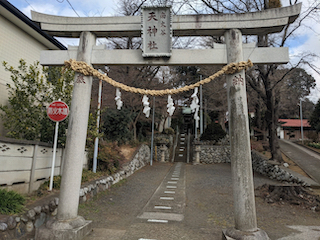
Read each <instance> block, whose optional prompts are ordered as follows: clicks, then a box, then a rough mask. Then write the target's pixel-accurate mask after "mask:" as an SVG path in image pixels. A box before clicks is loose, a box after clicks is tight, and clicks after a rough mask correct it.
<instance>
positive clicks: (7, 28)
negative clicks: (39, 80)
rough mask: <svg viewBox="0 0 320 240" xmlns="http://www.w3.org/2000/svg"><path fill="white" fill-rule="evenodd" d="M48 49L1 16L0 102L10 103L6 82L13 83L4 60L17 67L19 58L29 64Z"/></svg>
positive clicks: (0, 127) (2, 103)
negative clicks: (5, 67) (3, 63)
mask: <svg viewBox="0 0 320 240" xmlns="http://www.w3.org/2000/svg"><path fill="white" fill-rule="evenodd" d="M46 49H48V48H47V47H46V46H44V45H43V44H42V43H40V42H39V41H38V40H36V39H35V38H34V37H32V36H30V35H29V34H28V33H27V32H25V31H24V30H23V29H21V28H19V27H17V26H16V25H15V24H13V23H12V22H11V21H9V20H8V19H6V18H5V17H3V16H0V62H1V66H0V104H1V105H5V104H7V103H8V90H7V87H6V84H7V83H9V84H11V83H12V81H11V78H10V73H9V72H7V71H5V69H4V67H3V65H2V62H3V61H6V62H8V64H9V65H11V66H14V67H17V66H18V65H19V60H20V59H24V60H25V61H26V62H27V64H28V65H29V64H32V63H34V62H36V61H39V60H40V52H41V51H42V50H46ZM4 134H5V131H4V128H3V124H2V120H1V119H0V136H4Z"/></svg>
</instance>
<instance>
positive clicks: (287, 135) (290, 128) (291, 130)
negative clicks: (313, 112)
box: [278, 119, 315, 140]
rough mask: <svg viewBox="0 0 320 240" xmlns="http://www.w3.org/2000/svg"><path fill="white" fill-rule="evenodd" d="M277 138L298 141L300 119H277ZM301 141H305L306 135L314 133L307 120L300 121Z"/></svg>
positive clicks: (299, 136) (299, 137)
mask: <svg viewBox="0 0 320 240" xmlns="http://www.w3.org/2000/svg"><path fill="white" fill-rule="evenodd" d="M278 121H279V123H280V126H279V128H278V136H279V137H280V139H287V140H289V139H290V140H299V139H302V136H301V119H279V120H278ZM302 127H303V139H307V138H308V137H307V136H308V135H309V134H308V133H310V132H315V130H314V129H312V127H311V126H310V123H309V121H308V119H302Z"/></svg>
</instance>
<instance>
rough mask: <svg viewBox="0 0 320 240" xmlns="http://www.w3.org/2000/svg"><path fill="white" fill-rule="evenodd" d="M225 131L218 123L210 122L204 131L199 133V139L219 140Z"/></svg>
mask: <svg viewBox="0 0 320 240" xmlns="http://www.w3.org/2000/svg"><path fill="white" fill-rule="evenodd" d="M226 134H227V133H226V132H225V131H224V130H223V129H222V127H221V125H220V124H218V123H211V124H209V125H208V126H207V128H206V129H205V131H204V133H203V134H202V135H201V137H200V140H201V141H203V140H204V141H219V140H220V139H222V138H224V137H225V136H226Z"/></svg>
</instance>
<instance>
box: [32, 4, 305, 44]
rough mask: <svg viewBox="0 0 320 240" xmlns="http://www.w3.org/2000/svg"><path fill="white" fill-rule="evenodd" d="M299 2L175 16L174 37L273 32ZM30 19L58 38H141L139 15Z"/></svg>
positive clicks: (292, 14) (295, 10)
mask: <svg viewBox="0 0 320 240" xmlns="http://www.w3.org/2000/svg"><path fill="white" fill-rule="evenodd" d="M300 10H301V3H299V4H296V5H292V6H289V7H283V8H273V9H267V10H264V11H259V12H251V13H241V14H221V15H220V14H206V15H175V16H173V20H172V29H173V36H222V35H223V34H224V32H225V31H226V30H228V29H233V28H237V29H239V30H240V31H241V32H242V35H262V34H268V33H276V32H280V31H282V29H283V28H284V27H285V26H286V25H287V24H289V23H292V22H294V20H295V19H296V18H297V17H298V16H299V14H300ZM31 15H32V20H33V21H35V22H38V23H39V24H40V27H41V29H42V30H43V31H45V32H47V33H48V34H49V35H52V36H57V37H74V38H78V37H79V36H80V33H81V32H85V31H89V32H93V33H94V34H95V35H96V36H97V37H128V36H131V37H140V36H141V17H140V16H124V17H80V18H79V17H61V16H54V15H48V14H42V13H38V12H34V11H32V12H31Z"/></svg>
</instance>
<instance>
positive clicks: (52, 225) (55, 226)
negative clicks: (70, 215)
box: [35, 216, 92, 240]
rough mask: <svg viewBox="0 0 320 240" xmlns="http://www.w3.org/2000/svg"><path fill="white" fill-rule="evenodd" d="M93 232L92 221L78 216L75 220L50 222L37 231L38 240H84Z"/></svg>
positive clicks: (53, 220)
mask: <svg viewBox="0 0 320 240" xmlns="http://www.w3.org/2000/svg"><path fill="white" fill-rule="evenodd" d="M90 231H92V221H86V220H85V219H84V218H83V217H80V216H78V217H77V218H75V219H71V220H66V221H59V220H56V219H52V220H49V221H48V222H47V223H46V224H44V225H42V226H41V227H40V228H37V229H36V235H35V239H36V240H70V239H72V240H82V239H83V238H84V237H85V236H86V235H87V234H89V232H90Z"/></svg>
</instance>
